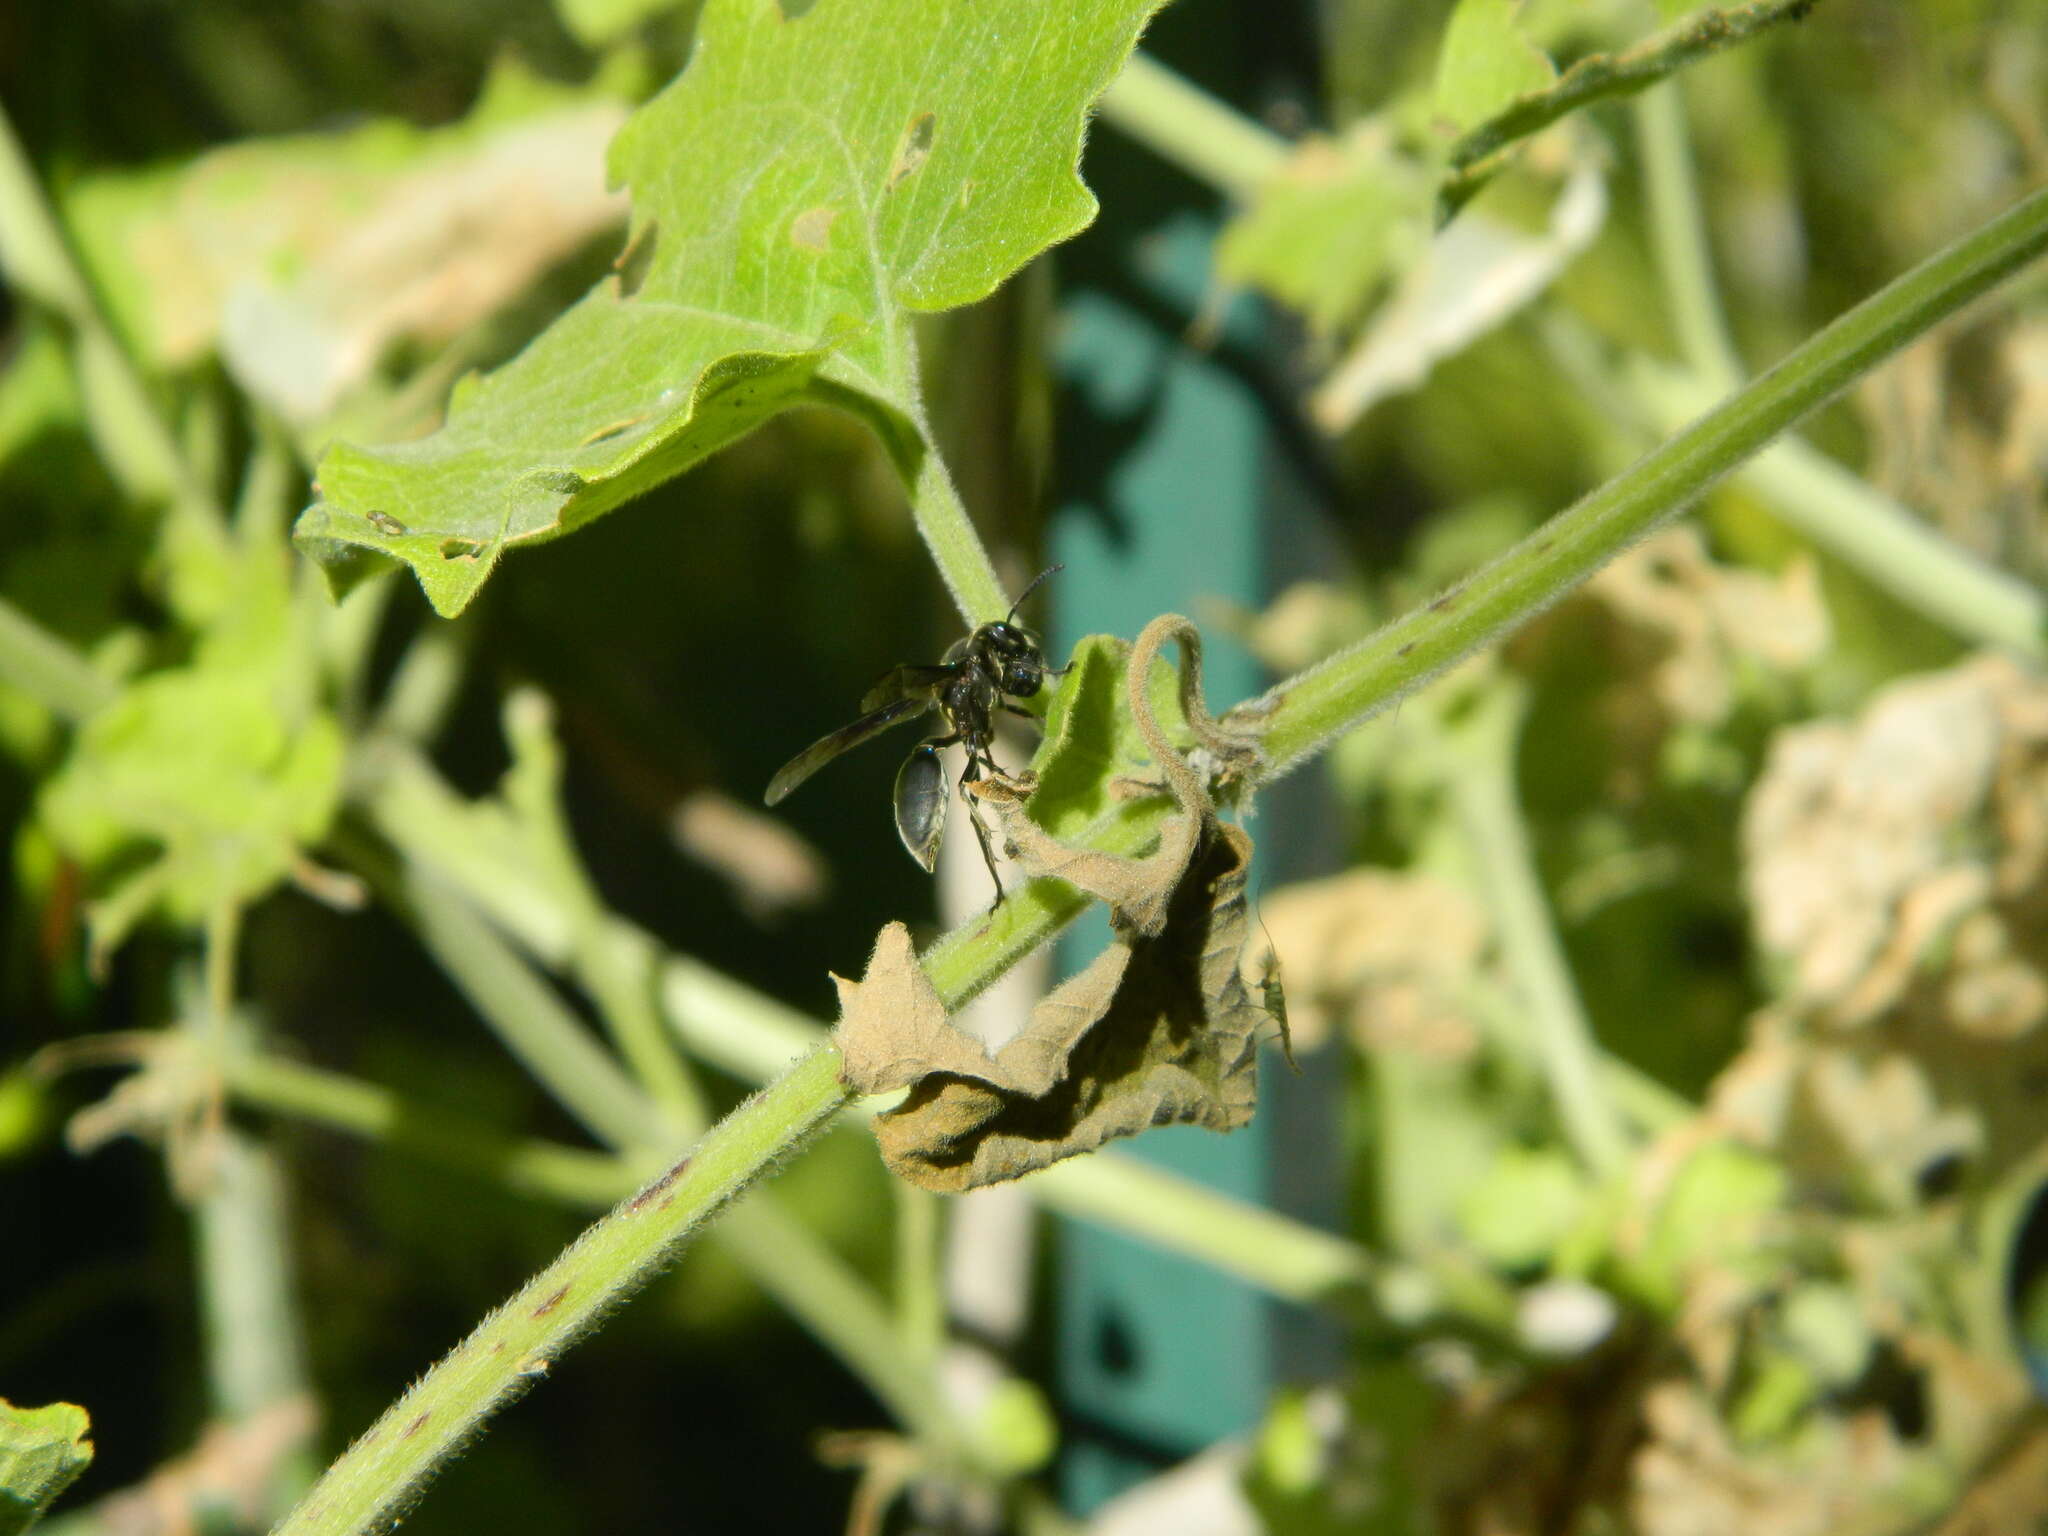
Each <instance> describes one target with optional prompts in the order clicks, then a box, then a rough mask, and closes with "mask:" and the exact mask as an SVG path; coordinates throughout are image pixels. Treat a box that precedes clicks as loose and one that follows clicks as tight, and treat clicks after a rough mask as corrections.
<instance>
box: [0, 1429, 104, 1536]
mask: <svg viewBox="0 0 2048 1536" xmlns="http://www.w3.org/2000/svg"><path fill="white" fill-rule="evenodd" d="M91 1428H92V1423H91V1420H90V1419H89V1418H88V1417H87V1416H86V1412H85V1410H84V1409H83V1408H80V1407H77V1406H76V1405H74V1404H71V1403H52V1404H50V1405H49V1406H48V1407H47V1408H17V1407H15V1406H14V1405H13V1404H12V1403H10V1402H8V1401H7V1399H6V1398H4V1397H0V1536H15V1533H16V1532H17V1531H25V1530H27V1529H28V1528H29V1527H30V1526H32V1525H34V1524H35V1523H36V1521H37V1520H38V1519H40V1518H41V1517H42V1513H43V1511H44V1510H46V1509H48V1508H49V1507H50V1504H51V1502H52V1501H53V1500H54V1499H55V1498H56V1497H57V1495H58V1494H60V1493H62V1492H63V1491H64V1490H65V1489H66V1488H68V1487H70V1486H71V1484H72V1482H73V1481H74V1480H76V1478H77V1477H78V1474H79V1473H81V1472H83V1471H84V1470H85V1469H86V1468H87V1467H89V1466H91V1465H92V1442H91V1441H90V1440H88V1439H86V1438H85V1437H86V1433H87V1431H89V1430H90V1429H91Z"/></svg>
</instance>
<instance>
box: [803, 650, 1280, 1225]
mask: <svg viewBox="0 0 2048 1536" xmlns="http://www.w3.org/2000/svg"><path fill="white" fill-rule="evenodd" d="M1169 639H1173V640H1177V641H1178V642H1179V643H1180V646H1181V650H1182V655H1183V659H1184V668H1183V672H1182V676H1181V687H1180V704H1181V708H1182V711H1183V714H1184V717H1185V719H1186V721H1187V723H1188V726H1189V729H1190V731H1191V733H1192V734H1193V736H1194V737H1195V740H1196V741H1197V743H1198V749H1199V750H1201V751H1204V752H1206V753H1207V754H1208V757H1209V761H1208V763H1207V764H1206V765H1205V768H1206V770H1207V772H1208V773H1210V774H1229V773H1232V772H1240V773H1241V772H1244V771H1246V770H1247V769H1249V768H1250V767H1251V766H1253V765H1254V763H1255V753H1256V748H1255V747H1252V746H1250V745H1248V743H1247V742H1246V741H1245V740H1243V739H1241V738H1239V737H1238V736H1236V735H1235V734H1233V733H1232V732H1230V731H1228V730H1227V729H1225V728H1223V727H1221V726H1219V725H1218V724H1217V723H1216V721H1214V720H1213V719H1212V718H1211V717H1210V716H1209V713H1208V711H1207V709H1206V708H1205V707H1204V706H1203V704H1202V700H1201V671H1200V667H1201V649H1200V641H1199V638H1198V637H1197V636H1196V635H1195V632H1194V628H1193V626H1192V625H1190V624H1189V623H1188V622H1187V620H1185V619H1182V618H1179V617H1177V616H1174V615H1167V616H1166V617H1163V618H1160V619H1156V620H1154V621H1153V622H1152V623H1151V624H1149V625H1147V626H1146V628H1145V631H1144V633H1143V634H1141V635H1140V636H1139V637H1138V641H1137V644H1136V645H1135V646H1134V647H1133V648H1132V652H1131V663H1130V667H1129V672H1128V688H1129V695H1130V707H1131V715H1132V718H1133V721H1134V724H1135V726H1136V729H1137V731H1138V733H1139V735H1140V736H1141V737H1142V738H1143V739H1144V741H1145V744H1146V746H1147V747H1148V748H1149V749H1150V751H1151V753H1152V755H1153V760H1154V762H1155V763H1157V765H1158V766H1159V769H1160V771H1161V772H1162V773H1163V774H1164V776H1165V780H1166V786H1167V788H1168V790H1169V792H1170V793H1171V794H1172V795H1173V797H1174V799H1175V801H1176V802H1177V805H1178V810H1177V811H1176V812H1175V813H1173V814H1171V815H1169V816H1167V817H1166V818H1165V819H1164V820H1163V822H1162V824H1161V829H1160V837H1159V843H1158V846H1157V847H1156V848H1155V849H1154V850H1153V851H1152V852H1151V853H1150V854H1148V855H1145V856H1143V857H1140V858H1127V857H1121V856H1118V855H1114V854H1107V853H1102V852H1100V851H1098V850H1094V849H1087V848H1075V847H1070V846H1068V845H1065V844H1062V843H1060V842H1059V841H1058V840H1056V839H1055V838H1053V837H1052V835H1051V834H1050V833H1048V832H1047V831H1046V830H1045V829H1044V828H1043V827H1041V826H1039V825H1038V824H1037V823H1036V822H1034V821H1033V820H1032V819H1031V817H1030V816H1029V815H1028V814H1027V813H1026V810H1025V800H1026V798H1027V796H1028V795H1029V794H1030V793H1031V792H1032V791H1033V790H1034V789H1035V788H1036V785H1035V783H1034V782H1032V781H1030V780H1029V779H1028V778H1026V779H1017V780H1009V779H996V780H992V781H986V782H983V783H979V784H976V785H974V786H972V789H973V792H974V793H975V795H976V797H977V799H978V800H979V802H980V803H981V804H982V805H984V806H986V807H987V808H988V809H989V810H990V811H991V812H992V813H993V814H994V816H995V818H996V821H997V824H998V826H999V828H1000V829H1001V831H1002V834H1003V838H1004V841H1005V843H1006V844H1007V846H1008V848H1009V851H1010V852H1011V854H1012V855H1013V856H1014V857H1015V858H1016V859H1017V860H1018V862H1019V863H1020V864H1021V865H1022V866H1023V867H1024V869H1025V870H1027V871H1028V872H1029V873H1030V874H1032V875H1034V876H1043V875H1054V876H1058V877H1059V878H1061V879H1064V880H1067V881H1069V882H1070V883H1072V884H1074V885H1076V886H1078V887H1080V888H1081V889H1082V890H1084V891H1087V892H1089V893H1090V894H1092V895H1096V896H1100V897H1102V898H1103V899H1104V900H1105V901H1107V902H1108V903H1109V905H1110V916H1111V926H1112V930H1113V932H1114V933H1115V938H1114V940H1113V942H1112V943H1111V944H1110V945H1109V947H1108V948H1107V949H1105V950H1104V951H1103V952H1102V953H1101V954H1100V955H1098V956H1096V958H1095V960H1094V961H1093V962H1092V963H1091V964H1090V965H1089V966H1088V967H1087V968H1086V969H1085V970H1084V971H1082V972H1081V973H1080V974H1079V975H1078V976H1075V977H1073V978H1071V979H1070V980H1068V981H1066V982H1064V983H1062V984H1061V985H1060V986H1059V987H1057V988H1055V989H1054V990H1053V992H1052V993H1051V994H1050V995H1049V996H1047V997H1046V998H1045V999H1044V1000H1043V1001H1041V1002H1040V1003H1039V1004H1038V1005H1037V1007H1035V1008H1034V1009H1033V1010H1032V1013H1031V1017H1030V1020H1029V1022H1028V1023H1027V1024H1026V1025H1025V1027H1024V1029H1023V1030H1022V1032H1020V1033H1019V1034H1018V1035H1017V1036H1016V1038H1014V1039H1012V1040H1011V1041H1010V1042H1009V1043H1008V1044H1006V1045H1004V1046H1003V1047H1002V1048H1001V1049H1000V1050H998V1051H996V1052H995V1053H994V1054H993V1055H991V1054H990V1053H989V1052H988V1051H987V1050H986V1049H985V1048H984V1047H983V1046H982V1045H981V1044H980V1043H979V1042H977V1041H975V1040H973V1039H971V1038H969V1037H968V1036H967V1035H965V1034H964V1033H962V1032H961V1031H959V1030H957V1029H955V1028H954V1027H953V1026H952V1025H951V1024H950V1023H948V1022H947V1020H946V1018H945V1012H944V1007H943V1005H942V1003H941V1002H940V999H939V997H938V995H937V993H936V992H935V991H934V990H933V989H932V987H931V984H930V982H929V981H927V980H926V979H925V977H924V974H923V972H922V971H921V970H920V969H919V968H918V965H917V961H916V957H915V955H914V954H912V952H911V947H910V935H909V933H908V931H907V930H905V929H904V928H903V926H902V925H901V924H891V925H890V927H888V928H886V929H884V930H883V932H882V935H881V938H880V940H879V941H878V942H877V944H876V947H875V955H874V958H873V960H872V961H871V962H870V964H869V966H868V970H867V974H866V975H865V976H864V977H863V978H862V980H861V981H859V982H858V983H854V982H847V981H841V982H840V983H839V988H840V997H841V1004H842V1017H841V1021H840V1026H839V1039H840V1047H841V1049H842V1051H843V1052H844V1053H845V1056H846V1068H845V1077H846V1081H847V1082H848V1083H849V1084H850V1085H851V1086H853V1087H854V1088H856V1089H857V1090H859V1091H861V1092H864V1093H875V1092H880V1091H882V1090H884V1089H889V1088H898V1087H908V1088H909V1090H910V1091H909V1093H908V1095H907V1096H906V1097H905V1099H904V1101H903V1102H902V1104H901V1105H900V1106H899V1107H897V1108H896V1109H893V1110H889V1111H886V1112H884V1113H883V1114H881V1115H879V1116H877V1118H876V1121H875V1137H876V1140H877V1142H878V1143H879V1144H880V1146H881V1149H882V1156H883V1159H884V1160H885V1161H886V1162H887V1163H888V1164H889V1166H890V1167H891V1168H892V1169H894V1170H895V1171H896V1172H897V1173H898V1174H900V1175H902V1176H903V1177H904V1178H906V1179H908V1180H910V1181H911V1182H912V1183H915V1184H919V1185H922V1186H923V1187H925V1188H928V1189H935V1190H940V1191H947V1192H958V1191H961V1190H966V1189H973V1188H976V1187H978V1186H980V1185H983V1184H990V1183H995V1182H998V1181H1000V1180H1003V1179H1013V1178H1017V1177H1019V1176H1021V1175H1023V1174H1026V1173H1029V1172H1032V1171H1033V1170H1035V1169H1038V1168H1043V1167H1045V1166H1047V1165H1048V1164H1051V1163H1054V1162H1057V1161H1059V1160H1060V1159H1062V1158H1066V1157H1071V1156H1073V1155H1075V1154H1076V1153H1079V1152H1085V1151H1088V1150H1091V1149H1092V1148H1094V1147H1097V1146H1100V1145H1101V1144H1102V1143H1103V1142H1105V1141H1107V1140H1109V1139H1110V1138H1112V1137H1116V1136H1128V1135H1133V1134H1135V1133H1136V1132H1138V1131H1141V1130H1145V1129H1147V1128H1149V1127H1151V1126H1154V1125H1205V1126H1208V1127H1210V1128H1211V1129H1213V1130H1231V1129H1234V1128H1235V1127H1237V1126H1239V1125H1242V1124H1244V1122H1245V1121H1246V1120H1248V1119H1250V1117H1251V1113H1252V1107H1253V1102H1254V1098H1255V1095H1256V1091H1257V1054H1258V1039H1257V1036H1258V1031H1259V1029H1260V1027H1261V1026H1262V1025H1264V1024H1265V1023H1267V1021H1268V1020H1273V1021H1274V1022H1276V1023H1278V1022H1280V1021H1279V1020H1278V1018H1277V1015H1276V1013H1275V1012H1274V1011H1272V1010H1271V1009H1269V1006H1268V1003H1267V1001H1266V998H1267V996H1268V993H1267V991H1266V990H1265V989H1264V988H1262V989H1261V991H1260V993H1259V995H1258V996H1256V997H1255V996H1254V995H1253V992H1252V990H1251V988H1250V987H1249V986H1248V984H1247V982H1246V978H1245V974H1244V971H1243V968H1242V963H1241V962H1242V959H1243V954H1244V948H1245V934H1246V904H1245V883H1246V879H1247V871H1248V865H1249V862H1250V858H1251V839H1250V838H1249V837H1247V836H1246V835H1245V833H1244V832H1243V831H1242V830H1240V829H1239V828H1237V827H1235V826H1230V825H1226V824H1225V823H1223V822H1221V821H1219V820H1218V819H1217V817H1216V813H1215V807H1214V805H1213V803H1212V802H1211V800H1210V798H1209V792H1208V787H1207V782H1206V778H1205V773H1204V770H1202V769H1197V768H1196V767H1195V766H1193V765H1192V764H1191V763H1190V762H1189V761H1188V759H1187V758H1185V757H1183V756H1182V755H1181V754H1180V752H1179V751H1178V750H1176V749H1175V747H1174V746H1173V744H1172V742H1171V741H1170V740H1169V739H1168V737H1167V735H1166V732H1165V731H1164V730H1163V729H1162V728H1161V726H1160V724H1159V721H1158V719H1157V717H1156V715H1155V713H1154V709H1153V701H1152V698H1151V688H1150V682H1151V678H1150V672H1151V664H1152V662H1153V660H1154V659H1155V658H1156V656H1157V654H1158V651H1159V649H1160V647H1161V646H1162V645H1163V644H1164V643H1165V642H1166V641H1167V640H1169ZM1280 1028H1281V1030H1282V1036H1283V1039H1284V1038H1285V1025H1284V1023H1281V1024H1280Z"/></svg>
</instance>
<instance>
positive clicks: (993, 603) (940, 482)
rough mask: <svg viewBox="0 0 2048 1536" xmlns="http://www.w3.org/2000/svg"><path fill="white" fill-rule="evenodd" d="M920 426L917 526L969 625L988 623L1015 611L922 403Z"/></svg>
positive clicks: (913, 490) (914, 496)
mask: <svg viewBox="0 0 2048 1536" xmlns="http://www.w3.org/2000/svg"><path fill="white" fill-rule="evenodd" d="M918 430H919V431H920V432H922V433H924V437H925V449H924V453H923V455H922V456H921V457H920V458H919V460H918V466H917V478H916V480H915V481H914V482H913V483H912V485H911V487H910V511H911V515H912V516H913V517H915V518H916V519H917V531H918V532H919V533H921V534H923V535H924V541H925V544H926V545H927V546H929V548H930V549H931V552H932V559H933V560H934V561H936V562H937V564H938V567H939V575H940V576H941V577H943V578H944V580H945V583H946V590H947V591H948V592H950V593H952V594H953V602H954V605H955V606H956V607H958V608H959V610H960V613H961V615H962V616H963V617H964V618H965V619H966V620H967V622H968V623H969V624H970V625H976V624H986V623H988V622H989V621H990V620H992V619H1000V618H1001V617H1002V616H1003V615H1004V614H1006V613H1008V612H1009V611H1010V600H1009V598H1007V597H1005V596H1004V595H1003V584H1002V582H1001V581H1000V580H999V579H998V578H997V576H996V568H995V565H994V563H993V562H991V561H990V559H989V557H988V551H987V550H986V549H984V548H983V547H982V543H981V537H980V535H979V534H977V533H976V532H975V531H974V520H973V519H972V518H970V517H969V516H968V515H967V506H966V503H964V502H963V501H961V499H960V492H959V489H958V487H956V486H955V485H954V484H953V476H952V473H951V472H950V471H949V470H948V469H947V468H946V461H945V460H944V459H943V458H941V457H940V455H939V450H938V448H937V446H936V445H935V444H934V443H933V442H932V439H931V433H930V430H929V423H928V422H927V421H926V420H925V419H924V415H923V410H922V408H921V407H920V409H919V413H918Z"/></svg>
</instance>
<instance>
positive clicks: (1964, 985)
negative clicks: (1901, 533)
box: [1742, 656, 2048, 1040]
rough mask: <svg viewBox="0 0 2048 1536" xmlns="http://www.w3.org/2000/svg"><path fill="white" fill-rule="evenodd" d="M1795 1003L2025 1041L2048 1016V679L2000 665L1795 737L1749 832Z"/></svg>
mask: <svg viewBox="0 0 2048 1536" xmlns="http://www.w3.org/2000/svg"><path fill="white" fill-rule="evenodd" d="M1742 840H1743V849H1744V857H1745V863H1746V865H1747V878H1746V884H1747V887H1748V895H1749V900H1750V908H1751V911H1752V913H1753V921H1754V923H1755V925H1756V933H1757V940H1758V943H1759V944H1760V946H1761V947H1762V949H1763V950H1764V952H1765V954H1766V957H1767V958H1768V959H1769V960H1770V961H1771V962H1773V964H1775V965H1776V966H1777V967H1778V968H1779V970H1780V972H1781V973H1782V975H1783V978H1784V979H1783V985H1782V987H1781V1001H1782V1004H1783V1005H1784V1006H1785V1007H1786V1008H1788V1009H1790V1010H1791V1011H1793V1012H1795V1013H1796V1014H1798V1015H1800V1016H1802V1017H1807V1018H1812V1019H1815V1020H1817V1021H1819V1022H1822V1023H1825V1024H1829V1025H1833V1026H1836V1027H1842V1028H1853V1027H1858V1026H1862V1025H1866V1024H1869V1023H1871V1022H1872V1021H1874V1020H1877V1019H1879V1018H1882V1017H1884V1016H1886V1015H1888V1014H1891V1013H1894V1012H1896V1011H1897V1010H1900V1009H1902V1008H1912V1009H1915V1010H1918V1011H1923V1012H1924V1011H1932V1012H1934V1013H1937V1014H1939V1015H1940V1017H1941V1018H1942V1020H1943V1021H1944V1022H1945V1023H1946V1024H1948V1025H1949V1026H1950V1027H1952V1028H1953V1029H1954V1030H1956V1031H1957V1032H1959V1033H1961V1034H1965V1035H1970V1036H1975V1037H1978V1038H1980V1039H1989V1040H2010V1039H2014V1038H2017V1037H2019V1036H2021V1035H2025V1034H2028V1033H2030V1032H2032V1031H2034V1030H2036V1029H2037V1027H2038V1026H2039V1025H2040V1023H2041V1022H2042V1020H2043V1019H2044V1018H2048V684H2044V683H2042V682H2041V681H2039V680H2037V679H2033V678H2029V677H2027V676H2026V675H2025V674H2024V673H2022V672H2021V671H2020V670H2019V669H2018V668H2017V667H2016V666H2014V665H2013V664H2012V663H2011V662H2010V661H2007V660H2005V659H2004V658H2002V657H1996V656H1985V657H1979V658H1977V659H1975V660H1972V661H1969V662H1966V663H1964V664H1963V665H1961V666H1958V667H1954V668H1951V669H1950V670H1948V671H1946V672H1939V673H1934V674H1931V675H1929V676H1926V677H1917V678H1912V679H1909V680H1907V681H1905V682H1902V683H1899V684H1896V685H1894V686H1893V687H1891V688H1888V689H1886V690H1885V691H1884V692H1882V693H1881V694H1879V695H1878V696H1877V698H1876V699H1875V700H1874V701H1873V702H1872V704H1871V706H1870V707H1869V708H1868V709H1867V710H1866V711H1865V712H1864V714H1863V716H1862V717H1861V719H1859V720H1857V721H1854V722H1849V723H1845V722H1839V721H1823V722H1819V723H1816V724H1812V725H1805V726H1800V727H1798V728H1796V729H1792V730H1787V731H1784V732H1781V733H1780V735H1779V737H1778V739H1777V741H1776V742H1775V743H1774V744H1773V747H1772V750H1771V753H1770V757H1769V760H1768V762H1767V764H1766V766H1765V769H1764V773H1763V775H1762V777H1761V778H1760V779H1759V780H1758V782H1757V784H1756V787H1755V789H1754V790H1753V791H1752V793H1751V795H1750V801H1749V805H1748V808H1747V810H1746V813H1745V815H1744V821H1743V834H1742Z"/></svg>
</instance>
